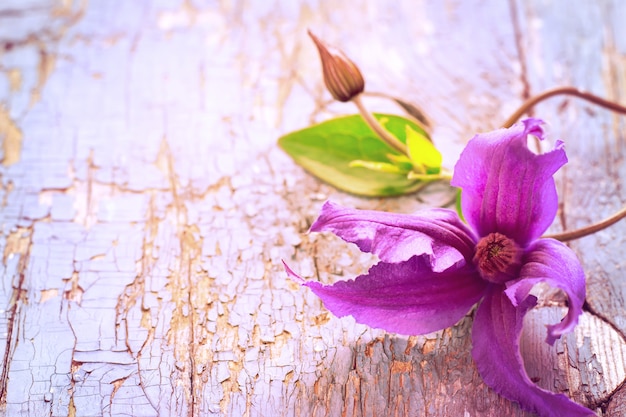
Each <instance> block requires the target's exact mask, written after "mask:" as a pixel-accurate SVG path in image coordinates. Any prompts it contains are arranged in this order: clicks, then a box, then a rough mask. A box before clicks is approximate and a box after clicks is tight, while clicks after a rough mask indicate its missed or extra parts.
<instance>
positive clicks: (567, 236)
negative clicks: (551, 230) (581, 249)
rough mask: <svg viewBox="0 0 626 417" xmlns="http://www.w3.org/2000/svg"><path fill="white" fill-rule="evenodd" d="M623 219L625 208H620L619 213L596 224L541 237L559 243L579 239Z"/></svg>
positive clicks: (625, 213) (625, 212) (625, 215)
mask: <svg viewBox="0 0 626 417" xmlns="http://www.w3.org/2000/svg"><path fill="white" fill-rule="evenodd" d="M624 217H626V207H624V208H622V209H621V210H620V211H618V212H617V213H615V214H613V215H612V216H611V217H607V218H606V219H604V220H602V221H599V222H598V223H594V224H591V225H589V226H585V227H583V228H580V229H576V230H572V231H570V232H563V233H555V234H553V235H545V236H543V237H548V238H552V239H556V240H560V241H561V242H566V241H568V240H574V239H579V238H581V237H585V236H588V235H590V234H593V233H596V232H599V231H600V230H602V229H606V228H607V227H609V226H612V225H614V224H615V223H617V222H618V221H620V220H621V219H623V218H624Z"/></svg>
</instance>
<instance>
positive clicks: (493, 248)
mask: <svg viewBox="0 0 626 417" xmlns="http://www.w3.org/2000/svg"><path fill="white" fill-rule="evenodd" d="M521 259H522V250H521V249H520V247H519V246H517V243H515V241H513V239H509V238H508V237H506V236H505V235H503V234H501V233H490V234H488V235H487V236H485V237H483V238H482V239H480V240H479V241H478V244H477V245H476V254H475V255H474V265H476V266H477V267H478V271H479V272H480V275H481V276H482V277H483V278H484V279H486V280H487V281H491V282H495V283H498V284H502V283H504V282H506V281H508V280H510V279H512V278H516V276H517V272H518V271H519V267H520V265H521Z"/></svg>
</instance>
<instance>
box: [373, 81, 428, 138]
mask: <svg viewBox="0 0 626 417" xmlns="http://www.w3.org/2000/svg"><path fill="white" fill-rule="evenodd" d="M361 94H363V95H366V96H370V97H381V98H385V99H387V100H391V101H393V102H394V103H396V104H397V105H398V106H400V107H402V109H403V110H404V111H405V112H406V114H407V117H408V118H409V119H410V120H411V121H412V122H413V123H415V124H416V125H418V126H419V127H420V128H421V129H422V130H423V131H424V132H426V133H428V135H429V139H430V134H431V133H432V132H431V131H432V128H431V125H430V122H429V121H428V118H427V117H426V116H425V115H424V113H423V112H422V111H421V110H420V109H419V108H418V107H416V106H415V105H413V104H411V103H409V102H407V101H404V100H402V99H400V98H398V97H394V96H392V95H391V94H387V93H383V92H378V91H373V92H370V91H364V92H363V93H361Z"/></svg>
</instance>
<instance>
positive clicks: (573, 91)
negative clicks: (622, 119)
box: [502, 87, 626, 127]
mask: <svg viewBox="0 0 626 417" xmlns="http://www.w3.org/2000/svg"><path fill="white" fill-rule="evenodd" d="M561 94H563V95H569V96H575V97H578V98H582V99H583V100H587V101H590V102H592V103H594V104H597V105H598V106H601V107H605V108H607V109H610V110H613V111H614V112H617V113H622V114H626V107H624V106H621V105H619V104H617V103H614V102H612V101H609V100H606V99H603V98H602V97H598V96H596V95H593V94H591V93H587V92H585V91H582V90H579V89H578V88H575V87H557V88H553V89H550V90H546V91H544V92H543V93H541V94H538V95H536V96H534V97H531V98H529V99H528V100H526V101H525V102H524V103H522V105H521V106H520V107H519V108H518V109H517V110H516V111H515V113H513V114H512V115H511V116H509V118H508V119H507V120H506V121H505V122H504V123H503V125H502V126H503V127H511V126H512V125H513V123H515V122H516V121H517V119H519V118H520V117H522V115H523V114H524V113H526V112H527V111H528V110H529V109H530V108H532V107H533V106H535V105H536V104H538V103H540V102H542V101H543V100H545V99H547V98H550V97H553V96H558V95H561Z"/></svg>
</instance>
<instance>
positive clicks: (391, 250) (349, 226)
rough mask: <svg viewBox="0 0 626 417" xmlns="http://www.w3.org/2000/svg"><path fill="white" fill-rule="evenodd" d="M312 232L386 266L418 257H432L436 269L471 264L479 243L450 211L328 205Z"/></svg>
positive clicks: (323, 208) (328, 202)
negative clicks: (409, 211)
mask: <svg viewBox="0 0 626 417" xmlns="http://www.w3.org/2000/svg"><path fill="white" fill-rule="evenodd" d="M311 231H312V232H322V231H329V232H333V233H334V234H336V235H337V236H339V237H340V238H342V239H343V240H345V241H347V242H352V243H355V244H357V245H358V246H359V248H360V249H361V250H362V251H363V252H371V253H374V254H375V255H377V256H378V257H379V258H380V259H381V261H383V262H402V261H406V260H408V259H409V258H411V257H412V256H414V255H422V254H427V255H430V257H431V262H432V269H433V270H435V271H443V270H445V269H447V268H448V267H450V266H452V265H455V264H459V263H465V262H470V261H471V259H472V256H473V255H474V245H475V239H474V237H473V234H472V232H471V231H470V230H469V229H468V228H467V226H465V225H464V224H463V223H462V222H461V220H460V219H459V217H458V215H457V214H456V213H455V212H453V211H451V210H446V209H429V210H422V211H419V212H417V213H415V214H394V213H385V212H380V211H373V210H356V209H352V208H347V207H342V206H340V205H338V204H334V203H332V202H330V201H327V202H326V203H325V204H324V207H322V212H321V213H320V217H319V218H318V219H317V221H316V222H315V223H313V225H312V226H311Z"/></svg>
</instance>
